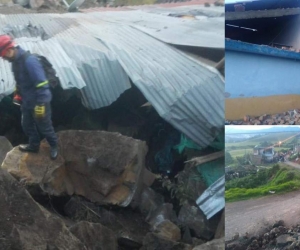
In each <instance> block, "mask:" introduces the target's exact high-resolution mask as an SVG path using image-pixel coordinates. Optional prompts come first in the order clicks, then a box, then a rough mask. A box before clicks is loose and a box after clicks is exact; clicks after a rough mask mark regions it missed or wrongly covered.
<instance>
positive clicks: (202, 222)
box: [178, 204, 214, 240]
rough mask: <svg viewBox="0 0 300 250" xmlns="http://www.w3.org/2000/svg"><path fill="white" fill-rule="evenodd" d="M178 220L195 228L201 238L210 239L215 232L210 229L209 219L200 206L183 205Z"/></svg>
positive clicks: (196, 233)
mask: <svg viewBox="0 0 300 250" xmlns="http://www.w3.org/2000/svg"><path fill="white" fill-rule="evenodd" d="M178 220H179V223H180V224H181V225H183V226H187V227H189V228H190V229H191V230H193V231H194V233H195V235H196V236H197V237H199V238H203V239H207V240H209V239H211V238H212V237H213V234H214V233H213V232H212V231H211V230H210V229H209V226H208V221H207V220H206V218H205V215H204V214H203V212H202V211H200V210H199V208H198V207H195V206H190V205H188V204H185V205H183V206H182V208H181V210H180V212H179V216H178Z"/></svg>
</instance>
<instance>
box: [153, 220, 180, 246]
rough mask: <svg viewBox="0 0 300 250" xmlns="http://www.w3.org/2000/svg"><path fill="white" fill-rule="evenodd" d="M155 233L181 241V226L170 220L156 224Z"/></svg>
mask: <svg viewBox="0 0 300 250" xmlns="http://www.w3.org/2000/svg"><path fill="white" fill-rule="evenodd" d="M154 233H157V234H158V235H160V236H162V237H164V238H166V239H169V240H172V241H179V240H180V239H181V233H180V229H179V227H178V226H176V225H175V224H174V223H173V222H171V221H169V220H165V221H163V222H161V223H160V224H158V225H157V226H155V228H154Z"/></svg>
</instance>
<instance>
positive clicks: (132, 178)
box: [2, 131, 147, 206]
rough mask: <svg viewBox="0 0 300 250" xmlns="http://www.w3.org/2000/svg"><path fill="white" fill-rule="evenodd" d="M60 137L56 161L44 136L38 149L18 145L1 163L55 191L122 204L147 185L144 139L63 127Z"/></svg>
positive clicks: (33, 183) (18, 176)
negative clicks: (26, 149)
mask: <svg viewBox="0 0 300 250" xmlns="http://www.w3.org/2000/svg"><path fill="white" fill-rule="evenodd" d="M58 141H59V151H60V155H59V157H58V159H57V160H56V161H52V160H51V159H50V158H49V157H48V154H49V148H48V146H47V145H46V142H45V141H44V142H43V143H42V145H41V148H40V153H39V154H27V153H25V154H23V153H21V152H20V151H19V149H18V148H17V147H16V148H14V149H13V150H12V151H11V152H10V153H9V154H8V155H7V158H6V159H5V160H4V162H3V165H2V167H3V168H4V169H7V170H8V172H9V173H11V174H12V175H13V176H14V177H15V178H16V179H18V180H21V179H22V180H24V181H26V184H27V185H28V186H36V187H40V188H41V189H42V190H43V191H44V192H47V193H48V194H50V195H56V196H60V195H65V194H68V195H73V194H77V195H81V196H84V197H86V198H88V199H89V200H91V201H94V202H98V203H100V204H116V205H120V206H127V205H128V204H129V203H130V202H131V200H132V197H133V195H134V193H135V191H136V189H137V186H138V185H142V181H141V180H142V178H140V176H141V175H142V170H143V168H144V159H145V155H146V152H147V146H146V145H145V143H144V142H142V141H138V140H134V139H131V138H129V137H125V136H121V135H120V134H116V133H108V132H100V131H61V132H59V133H58ZM116 154H117V157H116Z"/></svg>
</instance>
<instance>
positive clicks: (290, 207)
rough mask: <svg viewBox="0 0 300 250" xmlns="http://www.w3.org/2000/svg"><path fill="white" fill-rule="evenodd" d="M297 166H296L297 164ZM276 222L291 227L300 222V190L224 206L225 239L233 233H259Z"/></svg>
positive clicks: (229, 237)
mask: <svg viewBox="0 0 300 250" xmlns="http://www.w3.org/2000/svg"><path fill="white" fill-rule="evenodd" d="M297 165H298V164H297ZM277 220H284V221H285V222H286V224H288V225H293V224H296V223H299V222H300V190H299V191H295V192H291V193H287V194H283V195H272V196H268V197H263V198H259V199H252V200H247V201H239V202H233V203H227V204H226V215H225V223H226V224H225V237H226V240H229V239H231V238H232V236H233V235H234V234H235V233H237V232H238V233H239V234H240V235H244V234H245V233H246V232H248V233H249V234H255V233H259V232H260V231H261V230H263V229H264V228H266V227H267V226H268V225H270V224H273V223H274V222H275V221H277Z"/></svg>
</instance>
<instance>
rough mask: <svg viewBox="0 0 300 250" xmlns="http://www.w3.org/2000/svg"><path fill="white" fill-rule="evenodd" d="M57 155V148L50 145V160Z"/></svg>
mask: <svg viewBox="0 0 300 250" xmlns="http://www.w3.org/2000/svg"><path fill="white" fill-rule="evenodd" d="M57 155H58V150H57V147H51V150H50V158H51V159H52V160H55V159H56V158H57Z"/></svg>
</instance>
